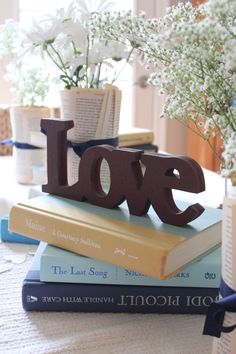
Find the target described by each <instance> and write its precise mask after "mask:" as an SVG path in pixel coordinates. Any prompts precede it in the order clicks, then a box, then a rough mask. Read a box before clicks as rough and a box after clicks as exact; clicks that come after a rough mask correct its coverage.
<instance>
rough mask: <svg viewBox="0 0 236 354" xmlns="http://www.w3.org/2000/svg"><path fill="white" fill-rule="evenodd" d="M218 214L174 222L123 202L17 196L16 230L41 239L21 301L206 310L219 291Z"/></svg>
mask: <svg viewBox="0 0 236 354" xmlns="http://www.w3.org/2000/svg"><path fill="white" fill-rule="evenodd" d="M181 205H182V204H181ZM182 206H183V205H182ZM221 218H222V215H221V210H219V209H215V208H210V207H206V210H205V212H204V213H203V214H202V215H201V216H200V217H198V218H197V219H195V220H194V221H192V222H191V223H190V224H188V225H187V226H184V227H177V226H173V225H168V224H163V223H162V222H161V221H160V220H159V218H158V217H157V215H156V214H155V213H154V212H152V210H150V212H149V213H148V214H147V215H145V216H142V217H138V216H133V215H130V214H129V213H128V210H127V207H126V204H125V203H124V204H122V205H121V207H120V208H117V209H114V210H110V209H105V208H102V207H97V206H94V205H90V204H88V203H86V202H77V201H72V200H68V199H65V198H61V197H57V196H53V195H42V196H38V197H36V198H33V199H30V200H28V201H26V202H23V203H18V204H17V205H15V206H13V207H12V209H11V212H10V217H9V228H10V230H11V232H13V235H15V234H17V235H18V236H19V235H24V236H26V237H30V238H32V239H34V240H38V241H41V242H40V245H39V247H38V250H37V252H36V254H35V257H34V260H33V263H32V265H31V267H30V269H29V271H28V273H27V275H26V278H25V280H24V282H23V287H22V303H23V307H24V309H25V310H44V311H81V312H143V313H150V312H153V313H154V312H156V313H205V312H206V310H207V308H208V306H209V305H210V304H211V302H212V301H213V300H214V299H215V298H216V297H217V296H218V288H219V284H220V274H221V264H220V259H221V256H220V251H221V250H220V248H219V247H218V248H217V246H219V244H220V240H221ZM7 229H8V228H7ZM4 232H6V230H5V231H4Z"/></svg>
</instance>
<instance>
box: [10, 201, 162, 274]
mask: <svg viewBox="0 0 236 354" xmlns="http://www.w3.org/2000/svg"><path fill="white" fill-rule="evenodd" d="M9 227H10V230H11V231H14V232H18V233H20V234H22V235H24V236H29V237H32V238H34V239H37V240H40V241H44V242H47V243H49V244H51V245H54V246H57V247H60V248H63V249H66V250H69V251H72V252H75V253H80V254H82V255H85V256H88V257H91V258H95V259H100V260H103V261H105V262H108V263H111V264H115V265H118V266H120V267H126V268H128V269H134V270H135V271H137V272H142V273H144V274H145V275H148V276H151V277H154V278H160V279H161V278H163V277H164V276H163V271H164V263H165V258H166V254H165V253H164V254H163V252H161V253H159V250H158V249H156V248H155V247H153V245H152V244H148V243H142V244H141V243H139V242H138V241H136V239H135V238H127V237H125V235H123V234H120V233H119V232H116V231H113V230H112V229H104V228H102V227H99V228H97V227H96V226H94V225H87V224H83V223H80V222H76V221H74V220H71V219H67V218H64V217H57V216H56V215H54V214H50V215H48V214H47V213H45V212H42V211H38V210H34V209H29V208H27V207H24V206H20V205H18V206H13V207H12V209H11V212H10V219H9ZM154 265H155V266H154Z"/></svg>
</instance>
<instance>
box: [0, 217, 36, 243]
mask: <svg viewBox="0 0 236 354" xmlns="http://www.w3.org/2000/svg"><path fill="white" fill-rule="evenodd" d="M0 236H1V237H0V239H1V241H2V242H14V243H25V244H33V245H38V244H39V241H38V240H34V239H32V238H30V237H25V236H23V235H20V234H18V233H15V232H9V230H8V217H7V216H4V217H2V220H1V233H0Z"/></svg>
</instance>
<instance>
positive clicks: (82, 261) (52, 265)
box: [39, 243, 221, 288]
mask: <svg viewBox="0 0 236 354" xmlns="http://www.w3.org/2000/svg"><path fill="white" fill-rule="evenodd" d="M39 253H40V254H41V260H40V280H41V281H46V282H64V283H94V284H127V285H145V286H148V285H151V286H154V285H155V286H181V287H182V286H186V287H189V286H191V287H206V288H208V287H212V288H217V287H218V286H219V284H220V277H221V248H220V247H218V248H217V249H216V250H214V251H213V252H211V253H209V254H208V255H207V256H205V257H203V258H201V259H199V260H198V261H196V262H194V263H192V264H190V265H189V266H187V267H185V268H183V269H182V270H181V272H179V273H177V274H176V275H175V276H174V277H172V278H170V279H166V280H159V279H154V278H151V277H148V276H145V275H143V274H142V273H139V272H135V271H132V270H130V269H126V268H121V267H118V266H116V265H113V264H108V263H106V262H103V261H100V260H96V259H92V258H89V257H85V256H82V255H79V254H76V253H72V252H70V251H66V250H63V249H61V248H58V247H55V246H51V245H48V244H46V243H42V244H41V245H40V247H39Z"/></svg>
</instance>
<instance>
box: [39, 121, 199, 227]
mask: <svg viewBox="0 0 236 354" xmlns="http://www.w3.org/2000/svg"><path fill="white" fill-rule="evenodd" d="M73 126H74V123H73V121H72V120H70V121H63V120H58V119H42V120H41V127H42V129H43V131H44V132H45V133H46V134H47V171H48V183H47V184H46V185H43V186H42V190H43V192H47V193H51V194H56V195H58V196H61V197H64V198H69V199H74V200H78V201H88V202H89V203H92V204H95V205H98V206H101V207H104V208H109V209H111V208H116V207H117V206H119V205H120V204H121V203H122V202H123V201H124V200H127V204H128V208H129V212H130V213H131V214H133V215H138V216H141V215H144V214H146V213H147V211H148V209H149V207H150V205H152V206H153V208H154V210H155V212H156V213H157V215H158V216H159V217H160V219H161V220H162V221H163V222H165V223H169V224H173V225H179V226H180V225H185V224H187V223H188V222H190V221H192V220H194V219H195V218H197V217H198V216H199V215H200V214H201V213H202V212H203V211H204V208H203V207H202V206H201V205H200V204H198V203H196V204H193V205H190V206H189V207H187V209H186V210H184V211H182V210H180V209H179V208H178V207H177V205H176V204H175V201H174V199H173V195H172V189H178V190H183V191H186V192H192V193H199V192H202V191H203V190H205V181H204V175H203V172H202V169H201V167H200V166H199V165H198V164H197V162H196V161H194V160H193V159H191V158H188V157H185V156H180V157H176V156H171V155H163V154H158V153H151V154H150V153H149V154H145V153H143V151H142V150H134V149H120V148H117V149H116V148H114V147H112V146H109V145H99V146H94V147H91V148H88V149H87V150H86V151H85V152H84V154H83V156H82V158H81V161H80V165H79V170H78V182H76V183H75V184H74V185H71V186H70V185H68V179H67V130H69V129H71V128H73ZM103 159H105V160H106V161H107V163H108V165H109V168H110V186H109V190H108V192H107V193H105V191H104V190H103V188H102V185H101V181H100V165H101V162H102V160H103ZM140 162H142V163H143V164H144V165H145V167H146V170H145V173H144V175H143V173H142V169H141V165H140ZM175 170H176V171H178V174H175V173H174V171H175Z"/></svg>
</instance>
